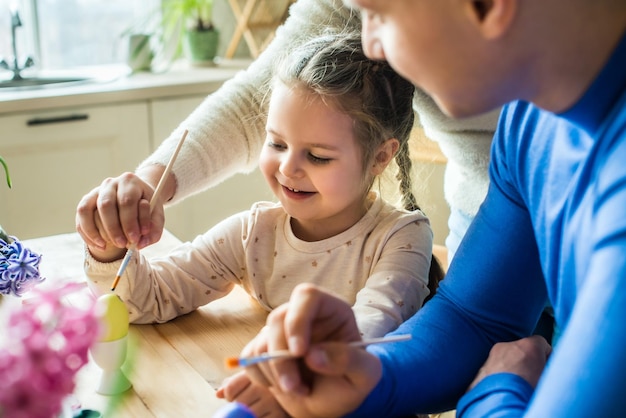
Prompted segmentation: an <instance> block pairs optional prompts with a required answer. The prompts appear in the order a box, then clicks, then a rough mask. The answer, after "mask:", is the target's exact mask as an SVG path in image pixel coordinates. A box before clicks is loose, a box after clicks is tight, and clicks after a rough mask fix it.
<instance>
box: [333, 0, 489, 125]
mask: <svg viewBox="0 0 626 418" xmlns="http://www.w3.org/2000/svg"><path fill="white" fill-rule="evenodd" d="M345 2H346V3H347V4H348V5H350V6H354V7H357V8H358V9H359V10H360V11H361V14H362V25H363V28H362V38H363V48H364V50H365V53H366V55H367V56H368V57H370V58H374V59H381V60H386V61H388V62H389V64H390V65H391V66H392V67H393V68H394V69H395V70H396V71H397V72H398V73H399V74H401V75H403V76H404V77H405V78H406V79H408V80H410V81H411V82H413V84H415V85H417V86H419V87H420V88H422V89H423V90H424V91H425V92H426V93H428V94H429V95H430V96H431V97H432V98H433V99H434V100H435V101H436V102H437V104H438V105H439V107H440V108H441V109H442V110H443V111H444V112H446V113H447V114H449V115H451V116H456V117H462V116H469V115H472V114H476V113H480V112H484V111H486V110H489V109H491V108H493V107H494V106H495V104H494V103H493V97H489V94H488V92H489V89H488V88H487V85H486V84H485V83H486V82H487V81H488V80H485V73H488V74H490V76H493V75H494V74H493V71H495V68H496V65H492V66H490V64H489V61H488V59H487V56H486V55H485V54H484V52H485V51H484V50H483V48H482V46H481V45H482V44H481V42H480V36H479V33H478V31H477V30H476V28H477V25H476V21H475V19H476V16H475V12H476V11H475V10H474V8H473V7H474V6H473V5H472V3H473V2H472V1H470V0H345ZM487 78H489V77H487Z"/></svg>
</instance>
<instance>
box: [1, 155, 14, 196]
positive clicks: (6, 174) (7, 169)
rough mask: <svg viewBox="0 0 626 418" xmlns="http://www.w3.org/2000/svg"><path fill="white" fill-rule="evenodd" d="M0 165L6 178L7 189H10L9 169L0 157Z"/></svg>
mask: <svg viewBox="0 0 626 418" xmlns="http://www.w3.org/2000/svg"><path fill="white" fill-rule="evenodd" d="M0 164H2V167H4V175H5V176H6V178H7V185H8V186H9V189H10V188H11V185H12V183H11V176H10V175H9V167H8V166H7V163H6V162H5V161H4V159H3V158H2V157H0Z"/></svg>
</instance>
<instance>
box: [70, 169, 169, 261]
mask: <svg viewBox="0 0 626 418" xmlns="http://www.w3.org/2000/svg"><path fill="white" fill-rule="evenodd" d="M164 170H165V167H163V166H158V165H154V166H150V167H149V168H148V169H146V170H144V172H143V173H141V174H134V173H124V174H121V175H120V176H118V177H115V178H107V179H105V180H104V181H103V182H102V184H101V185H100V186H98V187H96V188H95V189H93V190H91V191H90V192H89V193H87V194H86V195H85V196H84V197H83V198H82V199H81V201H80V202H79V204H78V207H77V209H76V230H77V231H78V233H79V234H80V235H81V237H82V238H83V240H84V241H85V243H86V244H87V245H88V246H89V247H90V248H94V249H100V250H103V251H104V250H105V248H106V246H107V242H109V243H110V244H113V245H114V246H116V247H118V248H127V247H129V246H130V245H132V244H137V248H138V249H141V248H144V247H146V246H148V245H150V244H153V243H155V242H157V241H158V240H159V239H160V238H161V234H162V233H163V226H164V224H165V215H164V211H163V203H164V202H166V201H167V200H169V199H170V198H171V197H172V196H173V194H174V190H175V187H176V180H175V178H174V177H173V175H171V174H170V176H169V178H168V179H167V182H166V186H165V188H164V189H163V193H162V195H161V198H160V201H159V202H156V204H155V205H154V209H153V210H152V213H150V199H151V198H152V195H153V193H154V189H155V187H156V184H157V183H158V181H159V179H160V176H161V173H162V172H163V171H164ZM140 176H141V177H140ZM144 179H145V180H144Z"/></svg>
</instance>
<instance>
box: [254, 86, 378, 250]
mask: <svg viewBox="0 0 626 418" xmlns="http://www.w3.org/2000/svg"><path fill="white" fill-rule="evenodd" d="M352 125H353V123H352V119H351V118H350V117H349V116H347V115H345V114H343V113H341V112H339V111H337V110H335V109H333V108H332V107H329V106H328V105H326V104H325V103H324V102H323V101H322V100H321V99H320V97H319V96H317V95H315V94H312V93H310V92H308V91H306V90H304V89H302V88H294V89H290V88H288V87H287V86H284V85H282V84H280V83H277V85H276V86H275V88H274V89H273V92H272V97H271V100H270V105H269V113H268V117H267V126H266V131H267V139H266V142H265V145H264V146H263V150H262V151H261V156H260V160H259V167H260V169H261V171H262V172H263V175H264V176H265V179H266V180H267V182H268V184H269V185H270V187H271V188H272V191H273V192H274V195H276V197H277V198H278V199H279V200H280V202H281V203H282V205H283V207H284V208H285V211H286V212H287V213H288V214H289V215H290V216H291V217H292V218H293V219H292V228H293V231H294V233H295V234H296V236H298V237H299V238H301V239H304V240H307V241H318V240H321V239H325V238H328V237H330V236H333V235H336V234H338V233H341V232H343V231H345V230H346V229H348V228H350V227H351V226H352V225H354V224H355V223H356V222H357V221H358V220H359V219H361V217H362V216H363V215H364V214H365V212H366V211H367V208H366V206H365V196H366V194H367V191H368V187H369V183H370V179H364V174H363V173H364V170H363V161H362V158H363V157H362V154H363V153H362V151H361V149H360V147H359V146H358V144H357V141H356V138H355V136H354V132H353V126H352Z"/></svg>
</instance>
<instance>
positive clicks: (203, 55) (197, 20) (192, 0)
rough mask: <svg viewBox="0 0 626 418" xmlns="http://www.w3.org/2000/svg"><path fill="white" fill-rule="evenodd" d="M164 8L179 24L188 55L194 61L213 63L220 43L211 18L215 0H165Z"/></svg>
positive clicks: (182, 43)
mask: <svg viewBox="0 0 626 418" xmlns="http://www.w3.org/2000/svg"><path fill="white" fill-rule="evenodd" d="M164 8H165V9H164V17H165V18H168V20H169V21H170V22H171V24H178V28H179V32H178V39H179V40H181V42H180V44H181V45H182V51H183V53H184V54H185V57H186V58H187V59H188V60H189V61H190V62H191V63H192V64H205V63H212V62H213V59H214V58H215V56H216V54H217V47H218V43H219V32H218V30H217V29H216V28H215V26H214V25H213V21H212V14H213V0H166V1H165V4H164ZM180 23H182V25H181V24H180Z"/></svg>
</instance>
